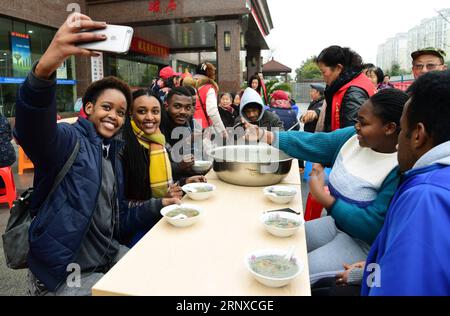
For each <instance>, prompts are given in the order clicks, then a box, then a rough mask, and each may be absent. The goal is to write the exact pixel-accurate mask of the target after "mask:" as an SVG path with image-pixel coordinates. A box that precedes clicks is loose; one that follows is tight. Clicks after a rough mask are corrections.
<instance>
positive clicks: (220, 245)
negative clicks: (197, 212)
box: [92, 160, 311, 296]
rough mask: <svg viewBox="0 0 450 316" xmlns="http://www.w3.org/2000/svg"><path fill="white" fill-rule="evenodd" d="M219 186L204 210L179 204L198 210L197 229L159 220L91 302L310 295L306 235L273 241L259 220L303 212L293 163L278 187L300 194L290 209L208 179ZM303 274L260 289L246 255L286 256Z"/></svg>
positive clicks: (258, 190)
mask: <svg viewBox="0 0 450 316" xmlns="http://www.w3.org/2000/svg"><path fill="white" fill-rule="evenodd" d="M208 180H209V182H210V183H212V184H214V185H216V186H217V191H216V192H215V193H214V196H213V197H212V198H211V199H209V200H207V201H202V202H196V201H191V200H189V198H187V197H185V200H183V202H184V203H189V204H197V205H199V206H201V207H202V208H203V209H204V210H205V212H206V214H205V215H204V217H203V218H202V219H201V220H200V221H199V222H198V223H196V224H195V225H193V226H191V227H187V228H176V227H173V226H171V225H170V224H168V223H167V222H166V221H165V220H164V219H163V220H161V221H160V222H159V223H158V224H157V225H156V226H154V227H153V229H152V230H151V231H150V232H149V233H148V234H147V235H146V236H145V237H144V238H142V240H141V241H140V242H139V243H138V244H137V245H136V246H135V247H134V248H133V249H131V250H130V251H129V253H128V254H127V255H126V256H125V257H124V258H123V259H122V260H121V261H120V262H119V263H117V264H116V265H115V266H114V267H113V268H112V269H111V270H110V271H109V272H108V273H107V274H106V275H105V276H104V277H103V278H102V279H101V280H100V281H99V282H98V283H97V284H96V285H95V286H94V287H93V289H92V293H93V295H96V296H102V295H146V296H281V295H284V296H286V295H311V291H310V284H309V270H308V261H307V251H306V241H305V231H304V228H303V227H302V228H300V230H299V231H298V232H297V233H296V235H294V236H292V237H290V238H286V239H283V238H278V237H274V236H272V235H270V234H269V233H267V232H266V231H265V229H264V226H263V225H262V223H261V222H260V220H259V217H260V215H261V213H262V212H263V211H267V210H274V209H280V208H285V207H290V208H292V209H294V210H296V211H301V208H302V200H301V193H300V174H299V169H298V163H297V161H296V160H295V161H294V163H293V166H292V170H291V173H290V174H289V176H288V177H287V178H286V179H285V180H284V181H283V184H285V185H290V186H295V187H296V188H297V189H298V190H299V193H298V195H297V196H296V198H295V199H294V200H293V202H292V203H290V204H288V205H276V204H274V203H272V202H271V201H270V200H268V199H267V198H266V197H264V195H263V193H262V189H263V188H256V187H250V188H248V187H240V186H233V185H230V184H227V183H224V182H222V181H220V180H219V179H218V178H217V176H216V175H215V174H214V172H212V173H210V174H209V175H208ZM292 245H296V255H297V256H298V257H299V258H300V259H301V261H302V263H303V266H304V269H303V272H302V273H301V275H300V276H299V277H297V278H296V279H295V280H294V281H293V282H292V283H291V284H289V285H288V286H286V287H284V288H278V289H274V288H268V287H265V286H264V285H261V284H260V283H258V282H257V281H256V280H255V279H254V278H253V277H252V276H251V275H250V273H249V272H248V271H247V269H246V267H245V265H244V259H245V257H246V255H247V254H248V253H249V252H251V251H254V250H258V249H267V248H269V249H270V248H281V249H286V250H287V249H288V248H289V247H291V246H292Z"/></svg>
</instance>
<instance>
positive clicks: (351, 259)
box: [305, 216, 370, 275]
mask: <svg viewBox="0 0 450 316" xmlns="http://www.w3.org/2000/svg"><path fill="white" fill-rule="evenodd" d="M305 230H306V246H307V248H308V263H309V273H310V275H312V274H316V273H322V272H328V271H341V270H344V267H343V265H344V264H345V263H346V264H353V263H356V262H360V261H365V260H366V259H367V255H368V254H369V250H370V246H369V245H368V244H366V243H365V242H363V241H361V240H358V239H355V238H352V237H350V236H349V235H347V234H346V233H344V232H342V231H340V230H339V229H338V228H337V227H336V224H335V222H334V219H333V218H332V217H331V216H326V217H322V218H319V219H317V220H313V221H309V222H306V224H305Z"/></svg>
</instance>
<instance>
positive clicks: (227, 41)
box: [223, 31, 231, 50]
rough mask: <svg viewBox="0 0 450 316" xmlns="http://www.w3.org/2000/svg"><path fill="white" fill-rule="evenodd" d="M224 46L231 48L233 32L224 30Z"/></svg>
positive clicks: (226, 48) (227, 48)
mask: <svg viewBox="0 0 450 316" xmlns="http://www.w3.org/2000/svg"><path fill="white" fill-rule="evenodd" d="M223 46H224V49H225V50H230V49H231V33H230V32H229V31H225V32H223Z"/></svg>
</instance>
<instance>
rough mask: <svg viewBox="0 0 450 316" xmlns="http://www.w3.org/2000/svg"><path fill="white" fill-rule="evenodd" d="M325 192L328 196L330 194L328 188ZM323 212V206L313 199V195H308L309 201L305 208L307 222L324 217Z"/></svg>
mask: <svg viewBox="0 0 450 316" xmlns="http://www.w3.org/2000/svg"><path fill="white" fill-rule="evenodd" d="M324 190H325V192H327V193H328V194H329V193H330V191H329V190H328V187H325V188H324ZM322 211H323V205H322V204H320V203H319V202H317V201H316V200H315V199H314V198H313V196H312V194H311V193H308V199H307V200H306V208H305V221H307V222H308V221H312V220H315V219H318V218H320V215H322Z"/></svg>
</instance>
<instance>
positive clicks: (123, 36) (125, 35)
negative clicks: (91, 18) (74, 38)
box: [78, 25, 134, 54]
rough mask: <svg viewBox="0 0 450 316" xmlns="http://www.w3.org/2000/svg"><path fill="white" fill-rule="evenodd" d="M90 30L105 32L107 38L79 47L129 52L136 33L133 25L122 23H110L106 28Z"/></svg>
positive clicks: (122, 52)
mask: <svg viewBox="0 0 450 316" xmlns="http://www.w3.org/2000/svg"><path fill="white" fill-rule="evenodd" d="M89 32H92V33H100V34H105V35H106V37H107V39H106V40H104V41H100V42H92V43H84V44H80V45H78V47H81V48H85V49H89V50H93V51H100V52H111V53H117V54H126V53H128V51H129V50H130V46H131V40H132V39H133V34H134V30H133V28H132V27H129V26H122V25H108V26H107V27H106V29H103V30H95V31H89Z"/></svg>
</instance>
